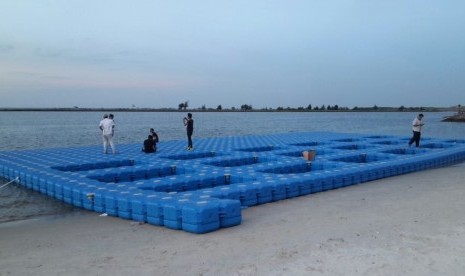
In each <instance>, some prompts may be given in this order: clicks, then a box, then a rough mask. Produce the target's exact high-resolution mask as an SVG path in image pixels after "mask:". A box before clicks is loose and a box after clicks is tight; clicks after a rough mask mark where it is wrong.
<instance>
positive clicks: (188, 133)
mask: <svg viewBox="0 0 465 276" xmlns="http://www.w3.org/2000/svg"><path fill="white" fill-rule="evenodd" d="M187 147H188V148H192V132H187Z"/></svg>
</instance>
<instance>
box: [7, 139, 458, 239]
mask: <svg viewBox="0 0 465 276" xmlns="http://www.w3.org/2000/svg"><path fill="white" fill-rule="evenodd" d="M408 140H409V138H408V137H395V136H383V135H372V136H370V135H362V134H341V133H326V132H317V133H316V132H311V133H309V132H306V133H286V134H276V135H263V136H241V137H218V138H204V139H196V140H195V141H194V146H195V149H194V150H193V151H187V150H186V149H185V143H186V142H185V141H167V142H161V143H159V144H158V149H159V150H158V152H157V153H154V154H145V153H143V152H141V145H140V144H126V145H117V150H118V154H116V155H111V154H110V155H105V154H103V153H102V149H101V146H93V147H80V148H56V149H41V150H29V151H3V152H0V176H2V177H3V178H6V179H8V180H15V179H16V181H17V182H19V183H20V184H21V185H23V186H25V187H27V188H29V189H32V190H35V191H38V192H40V193H42V194H45V195H48V196H50V197H53V198H55V199H56V200H60V201H64V202H66V203H68V204H72V205H74V206H76V207H79V208H84V209H87V210H91V211H95V212H99V213H107V214H108V215H111V216H118V217H121V218H124V219H131V220H136V221H142V222H147V223H149V224H153V225H158V226H165V227H167V228H170V229H178V230H181V229H182V230H185V231H188V232H193V233H206V232H210V231H215V230H218V229H220V228H224V227H231V226H235V225H239V224H240V223H241V220H242V215H241V210H242V208H244V207H245V206H255V205H258V204H265V203H270V202H274V201H278V200H285V199H288V198H293V197H297V196H305V195H309V194H312V193H317V192H323V191H328V190H332V189H337V188H341V187H346V186H350V185H355V184H359V183H362V182H367V181H371V180H375V179H380V178H385V177H390V176H395V175H400V174H405V173H410V172H415V171H420V170H425V169H430V168H436V167H442V166H448V165H452V164H455V163H459V162H463V161H464V160H465V140H451V139H449V140H448V139H432V138H424V139H422V141H421V147H420V148H414V147H408V145H407V143H408ZM311 149H312V150H315V151H316V158H315V159H314V160H313V161H306V160H304V159H303V157H302V152H303V151H305V150H311ZM311 199H312V198H311V196H310V197H308V200H311Z"/></svg>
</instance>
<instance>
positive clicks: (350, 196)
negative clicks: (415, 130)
mask: <svg viewBox="0 0 465 276" xmlns="http://www.w3.org/2000/svg"><path fill="white" fill-rule="evenodd" d="M464 179H465V163H462V164H459V165H455V166H451V167H446V168H441V169H435V170H428V171H423V172H418V173H412V174H408V175H402V176H397V177H392V178H387V179H382V180H378V181H372V182H369V183H364V184H361V185H356V186H351V187H346V188H342V189H338V190H333V191H329V192H323V193H318V194H313V195H309V196H305V197H299V198H295V199H292V200H285V201H280V202H275V203H270V204H265V205H261V206H256V207H252V208H248V209H244V210H243V211H242V214H243V222H242V224H241V225H239V226H236V227H232V228H227V229H221V230H219V231H216V232H212V233H209V234H204V235H196V234H190V233H187V232H184V231H175V230H169V229H167V228H164V227H156V226H152V225H148V224H139V223H134V222H132V221H128V220H123V219H119V218H114V217H100V216H99V214H96V213H92V212H86V211H77V212H71V213H68V214H66V215H60V216H47V217H40V218H36V219H29V220H21V221H14V222H4V223H0V275H463V272H464V271H465V216H464V210H465V200H464V199H465V181H464Z"/></svg>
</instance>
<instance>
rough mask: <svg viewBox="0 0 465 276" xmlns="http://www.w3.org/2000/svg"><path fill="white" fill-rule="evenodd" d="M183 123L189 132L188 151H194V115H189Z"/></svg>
mask: <svg viewBox="0 0 465 276" xmlns="http://www.w3.org/2000/svg"><path fill="white" fill-rule="evenodd" d="M183 122H184V126H186V130H187V150H193V149H194V148H193V146H192V133H193V132H194V120H193V119H192V114H191V113H187V118H186V117H184V119H183Z"/></svg>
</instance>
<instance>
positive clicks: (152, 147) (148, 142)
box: [142, 135, 157, 153]
mask: <svg viewBox="0 0 465 276" xmlns="http://www.w3.org/2000/svg"><path fill="white" fill-rule="evenodd" d="M142 151H143V152H145V153H152V152H156V151H157V146H156V144H155V141H154V140H153V137H152V135H149V136H148V137H147V139H145V140H144V148H143V149H142Z"/></svg>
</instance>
